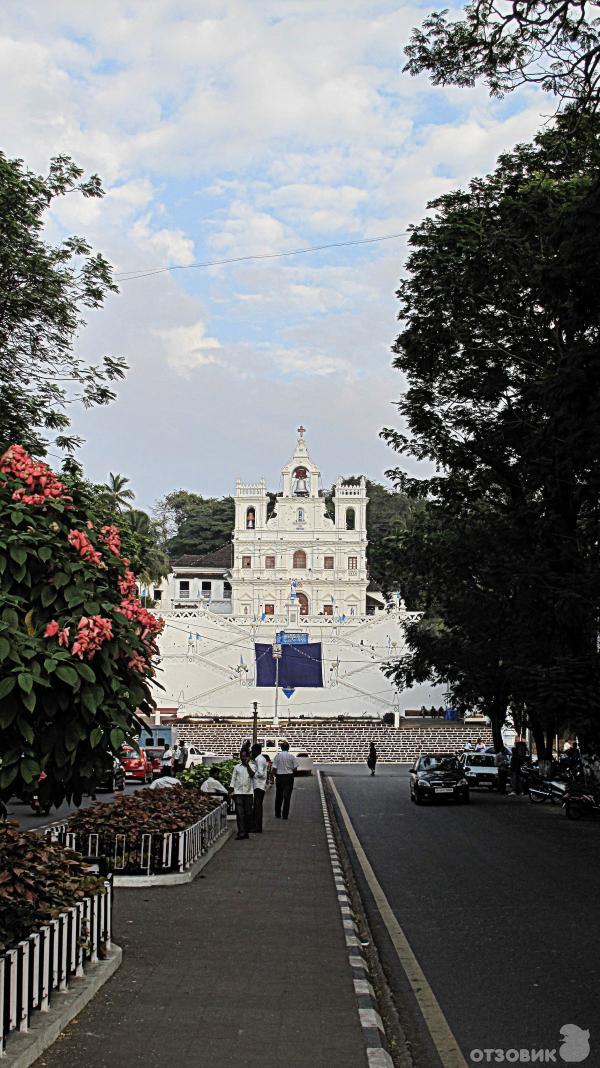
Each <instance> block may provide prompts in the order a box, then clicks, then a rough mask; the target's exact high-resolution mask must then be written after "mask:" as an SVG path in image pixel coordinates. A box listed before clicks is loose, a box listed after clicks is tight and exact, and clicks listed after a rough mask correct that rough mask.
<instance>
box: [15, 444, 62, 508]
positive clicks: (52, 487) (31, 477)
mask: <svg viewBox="0 0 600 1068" xmlns="http://www.w3.org/2000/svg"><path fill="white" fill-rule="evenodd" d="M0 471H2V472H3V473H4V474H5V475H9V476H10V477H11V478H14V479H18V480H19V481H20V482H22V483H23V485H22V486H19V487H18V489H16V490H15V491H14V492H13V494H12V499H13V501H16V502H20V503H22V504H34V505H40V504H42V505H43V504H46V503H47V502H48V500H49V499H59V498H60V499H61V500H64V501H71V500H72V498H71V497H69V496H68V495H67V493H66V487H65V485H64V484H63V483H62V482H61V481H60V479H58V478H57V477H56V475H55V474H54V472H53V471H51V470H50V468H49V467H48V465H47V464H44V463H41V462H36V461H35V460H33V459H32V458H31V456H30V455H29V453H28V452H27V450H26V449H24V448H23V446H22V445H10V446H9V448H8V449H7V450H6V452H4V453H3V454H2V456H0ZM27 490H29V491H30V492H26V491H27Z"/></svg>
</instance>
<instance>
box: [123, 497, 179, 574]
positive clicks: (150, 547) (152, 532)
mask: <svg viewBox="0 0 600 1068" xmlns="http://www.w3.org/2000/svg"><path fill="white" fill-rule="evenodd" d="M119 526H120V527H122V528H123V529H125V528H126V529H127V530H129V531H131V533H132V534H138V535H139V536H140V538H143V539H144V541H142V542H141V543H139V544H140V554H139V560H138V568H137V572H138V576H137V577H138V579H139V580H140V582H141V583H142V584H143V585H144V586H150V585H151V584H152V583H154V582H160V580H161V578H164V577H165V576H166V575H168V574H169V557H168V556H167V554H166V553H165V552H164V551H163V550H162V549H161V548H160V546H159V545H158V544H157V541H156V528H155V526H154V524H153V522H152V520H151V519H150V516H148V515H146V513H145V512H142V511H141V509H140V508H130V509H129V511H127V512H125V513H124V514H123V516H122V518H121V519H120V520H119Z"/></svg>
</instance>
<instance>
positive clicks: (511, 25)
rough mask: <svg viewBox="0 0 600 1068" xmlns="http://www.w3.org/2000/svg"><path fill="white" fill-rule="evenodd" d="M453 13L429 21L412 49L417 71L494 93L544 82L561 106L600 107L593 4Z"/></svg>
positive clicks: (536, 0)
mask: <svg viewBox="0 0 600 1068" xmlns="http://www.w3.org/2000/svg"><path fill="white" fill-rule="evenodd" d="M447 15H448V9H446V10H444V11H437V12H434V13H433V14H431V15H429V17H428V18H427V19H425V21H424V23H423V25H422V27H421V28H420V29H415V30H413V34H412V37H411V39H410V42H409V44H408V45H407V47H406V48H405V53H406V55H407V56H408V63H407V65H406V67H405V70H408V71H410V73H411V74H420V73H421V72H422V71H427V72H428V73H429V74H430V75H431V80H432V81H433V83H434V84H435V85H461V86H470V85H474V84H475V83H476V82H477V81H478V80H479V79H483V81H484V82H485V83H486V84H487V85H488V87H489V89H490V92H491V94H492V95H493V96H503V95H504V94H505V93H510V92H512V91H513V90H514V89H516V88H517V87H518V86H520V85H523V84H527V83H530V84H534V85H540V86H541V87H542V88H543V89H544V90H546V91H547V92H551V93H554V94H555V95H556V97H557V98H559V100H560V101H562V102H563V103H564V102H569V101H570V102H573V101H578V102H579V103H582V104H585V106H586V107H588V108H596V107H597V106H598V99H599V89H600V9H599V7H598V4H597V3H589V2H587V0H565V2H564V3H562V2H561V3H556V2H555V0H518V2H516V3H512V4H501V3H498V2H496V0H474V2H473V3H471V4H468V5H467V6H466V7H465V9H464V14H463V18H462V19H452V20H449V19H448V18H447Z"/></svg>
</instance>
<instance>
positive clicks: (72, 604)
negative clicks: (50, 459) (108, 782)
mask: <svg viewBox="0 0 600 1068" xmlns="http://www.w3.org/2000/svg"><path fill="white" fill-rule="evenodd" d="M123 551H124V549H122V534H121V532H120V531H119V529H118V528H117V527H116V526H115V525H113V524H110V523H109V524H107V523H103V521H102V520H101V519H100V520H98V519H97V511H95V510H94V502H93V499H91V498H90V496H89V494H88V493H87V492H86V488H85V486H84V485H83V484H82V483H78V482H76V481H75V482H69V484H68V485H67V484H66V483H65V482H62V481H60V479H58V478H57V477H56V475H55V474H54V473H53V472H52V471H51V470H50V469H49V467H48V466H47V465H46V464H44V463H40V462H36V461H34V460H33V459H32V458H31V457H30V456H29V454H28V453H27V452H26V451H25V449H23V448H22V447H21V446H19V445H12V446H11V447H10V448H9V449H7V450H6V452H5V453H4V454H3V455H2V456H1V457H0V591H1V597H0V605H1V607H0V797H4V798H6V797H9V796H11V795H16V796H17V797H24V798H26V797H28V796H30V795H31V794H32V793H33V792H34V791H37V792H39V793H40V795H41V796H42V797H43V798H48V799H52V801H54V802H55V803H56V804H58V803H59V802H60V801H62V800H63V798H64V797H65V796H66V797H73V798H74V799H75V801H79V800H80V798H81V795H82V794H83V793H84V792H85V791H86V790H88V789H90V787H91V786H93V783H94V781H95V780H96V779H97V778H98V777H99V776H100V774H101V773H102V771H103V770H104V769H105V768H106V766H107V764H108V763H109V762H110V760H111V759H112V754H113V753H116V752H118V750H119V748H120V746H121V745H122V743H123V742H124V741H128V742H131V741H134V740H135V738H136V737H137V734H138V729H139V725H138V721H137V719H136V710H138V709H139V710H141V711H150V709H151V707H152V704H153V702H152V697H151V693H150V687H149V682H150V680H151V678H152V676H153V673H154V669H153V658H154V657H155V656H156V654H157V648H156V637H157V635H158V634H159V633H160V630H161V629H162V626H163V623H162V620H158V619H156V617H155V616H154V615H152V613H150V612H148V611H146V609H145V608H143V607H142V605H141V604H140V601H139V600H138V597H137V591H136V581H135V576H134V574H133V572H132V571H131V569H130V567H129V560H128V559H127V557H126V556H124V555H123ZM42 772H44V773H45V777H44V776H42V780H41V781H40V775H41V773H42Z"/></svg>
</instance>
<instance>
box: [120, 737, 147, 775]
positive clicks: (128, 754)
mask: <svg viewBox="0 0 600 1068" xmlns="http://www.w3.org/2000/svg"><path fill="white" fill-rule="evenodd" d="M121 764H122V765H123V768H124V769H125V778H126V779H137V780H138V781H139V782H152V779H153V778H154V775H153V768H152V761H151V760H150V758H149V757H148V756H147V755H146V750H145V749H140V750H139V752H138V751H137V750H136V749H131V747H130V746H128V745H124V746H123V747H122V749H121Z"/></svg>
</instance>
